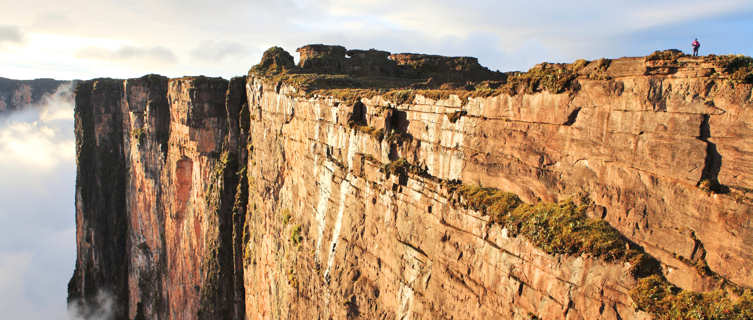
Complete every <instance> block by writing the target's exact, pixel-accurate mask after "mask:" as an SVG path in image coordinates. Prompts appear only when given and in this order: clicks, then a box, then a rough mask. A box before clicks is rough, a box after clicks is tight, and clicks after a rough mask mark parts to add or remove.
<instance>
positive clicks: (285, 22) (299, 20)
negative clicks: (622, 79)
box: [0, 0, 753, 79]
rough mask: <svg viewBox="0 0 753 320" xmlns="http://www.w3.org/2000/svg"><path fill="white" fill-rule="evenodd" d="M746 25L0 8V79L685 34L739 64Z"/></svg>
mask: <svg viewBox="0 0 753 320" xmlns="http://www.w3.org/2000/svg"><path fill="white" fill-rule="evenodd" d="M750 21H753V1H751V0H715V1H709V0H682V1H680V0H665V1H658V0H650V1H648V0H619V1H606V0H580V1H576V0H574V1H542V0H526V1H500V0H496V1H486V0H483V1H442V0H414V1H405V0H401V1H397V0H378V1H377V0H360V1H358V0H323V1H313V0H276V1H258V0H230V1H197V0H180V1H178V0H165V1H155V0H148V1H147V0H131V1H96V2H93V1H83V0H69V1H65V2H60V1H51V0H26V1H23V2H21V1H17V0H0V65H2V66H3V67H2V69H0V76H3V77H9V78H16V79H30V78H37V77H54V78H58V79H74V78H75V79H89V78H94V77H115V78H125V77H138V76H142V75H144V74H148V73H158V74H163V75H166V76H170V77H179V76H183V75H207V76H222V77H225V78H228V77H232V76H236V75H243V74H245V73H246V72H247V71H248V69H249V68H250V67H251V66H252V65H254V64H256V63H257V62H258V61H259V59H260V57H261V54H262V52H263V51H264V50H265V49H267V48H269V47H271V46H275V45H278V46H282V47H283V48H285V49H286V50H288V51H289V52H291V53H294V51H295V49H296V48H298V47H300V46H303V45H306V44H310V43H324V44H340V45H344V46H346V47H348V48H351V49H369V48H376V49H382V50H387V51H390V52H395V53H397V52H420V53H432V54H442V55H453V56H457V55H464V56H476V57H478V58H479V60H480V62H481V63H482V64H483V65H485V66H487V67H489V68H490V69H492V70H501V71H514V70H527V69H528V68H530V67H531V66H533V65H535V64H537V63H539V62H544V61H546V62H572V61H574V60H577V59H580V58H585V59H598V58H601V57H607V58H617V57H622V56H640V55H647V54H650V53H651V52H653V51H654V50H658V49H668V48H677V49H682V50H685V51H688V50H689V48H690V42H691V41H692V40H693V38H695V37H697V38H699V40H700V41H701V43H702V47H701V52H702V53H709V52H713V53H717V54H728V53H742V54H746V55H751V54H752V53H753V42H751V41H749V40H750V39H751V38H753V27H751V24H750ZM294 55H295V54H294ZM296 56H297V55H296Z"/></svg>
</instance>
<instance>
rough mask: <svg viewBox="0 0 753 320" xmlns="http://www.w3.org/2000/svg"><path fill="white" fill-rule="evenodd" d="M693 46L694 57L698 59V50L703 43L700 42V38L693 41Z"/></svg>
mask: <svg viewBox="0 0 753 320" xmlns="http://www.w3.org/2000/svg"><path fill="white" fill-rule="evenodd" d="M691 45H692V46H693V56H694V57H697V56H698V48H700V47H701V43H700V42H698V38H695V40H693V43H691Z"/></svg>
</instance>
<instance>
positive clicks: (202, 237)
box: [69, 45, 753, 319]
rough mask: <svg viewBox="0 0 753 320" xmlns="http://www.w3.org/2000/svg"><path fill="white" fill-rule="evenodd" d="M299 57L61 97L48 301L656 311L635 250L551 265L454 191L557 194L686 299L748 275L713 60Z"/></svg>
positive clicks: (503, 315) (257, 313)
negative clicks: (521, 69) (68, 113)
mask: <svg viewBox="0 0 753 320" xmlns="http://www.w3.org/2000/svg"><path fill="white" fill-rule="evenodd" d="M278 49H279V48H278ZM298 51H299V52H300V54H301V59H300V63H299V65H298V66H297V67H294V66H292V65H291V64H292V61H291V60H292V59H290V58H289V55H287V53H286V52H284V51H282V50H281V49H280V50H272V51H268V53H269V54H265V59H264V60H263V62H262V64H265V63H266V64H268V65H269V66H273V65H274V68H275V70H273V72H272V73H274V74H278V76H276V77H273V76H270V75H269V74H268V73H267V74H265V73H263V72H260V70H261V69H262V68H260V67H255V68H254V69H252V72H251V73H249V76H248V77H242V78H234V79H232V80H230V81H226V80H222V79H211V78H203V77H198V78H181V79H166V78H163V77H159V76H147V77H144V78H139V79H129V80H110V79H99V80H92V81H86V82H83V83H81V84H80V85H79V86H78V89H77V92H76V136H77V154H78V159H79V161H78V179H77V187H76V207H77V212H76V215H77V216H76V221H77V239H78V259H77V263H76V271H75V274H74V276H73V278H72V279H71V282H70V284H69V302H70V303H78V304H80V305H83V306H86V308H83V309H84V310H98V299H97V295H98V293H99V292H107V293H109V294H111V295H112V296H113V297H114V301H115V303H114V306H115V318H117V319H134V318H137V319H218V318H220V319H244V318H247V319H269V318H274V319H312V318H334V319H344V318H364V319H489V318H492V319H529V318H531V317H534V316H535V317H539V318H543V319H597V318H601V319H647V318H653V317H655V316H656V315H654V314H650V313H647V312H644V311H641V310H649V309H647V308H646V307H647V306H645V305H637V304H636V300H635V297H636V295H635V293H634V291H632V292H631V290H633V289H634V288H636V286H638V283H639V282H640V281H641V277H643V276H644V275H643V274H642V271H636V270H637V269H636V268H640V267H641V264H640V263H638V262H636V261H623V260H609V259H606V258H603V257H600V256H598V255H596V254H588V253H585V254H580V255H573V254H556V253H554V254H553V253H551V252H553V251H552V250H551V247H549V246H542V245H541V244H542V243H543V244H551V245H552V246H555V244H554V243H553V242H552V241H554V240H552V239H532V238H530V237H529V236H523V235H521V234H517V233H514V232H512V231H511V230H510V229H508V228H507V227H503V226H502V225H500V224H499V223H495V222H494V220H493V219H492V215H491V214H490V213H489V212H490V211H488V210H487V208H481V207H474V206H472V205H471V206H469V205H467V204H468V203H469V202H468V201H466V200H464V199H463V197H467V196H468V195H467V194H465V195H459V194H458V193H457V192H456V188H455V187H452V186H456V185H458V184H462V185H466V186H483V187H488V188H494V189H495V190H502V191H506V192H511V193H514V194H516V195H517V196H518V197H520V199H522V200H523V201H525V202H527V203H530V204H535V203H553V202H560V201H565V200H568V199H570V200H571V201H575V202H577V203H579V204H580V206H579V208H583V210H584V211H583V212H585V213H587V214H588V217H589V218H583V219H589V221H602V220H603V221H605V222H607V223H608V224H605V225H606V226H607V227H605V228H607V229H609V232H613V233H614V234H617V235H620V237H624V238H626V239H628V240H629V243H630V244H628V245H627V246H628V247H630V249H631V250H638V251H640V252H642V253H644V254H645V255H646V257H649V256H650V257H651V258H650V259H649V258H646V259H649V260H651V261H656V262H658V265H657V269H655V270H656V271H652V272H656V273H657V274H656V276H658V277H661V278H662V279H664V278H665V279H666V281H668V283H671V284H673V285H675V286H677V287H679V288H682V289H684V290H686V291H688V292H691V291H695V292H706V291H712V290H722V291H724V290H727V291H729V292H737V293H736V294H740V292H741V291H745V290H746V289H749V288H751V287H753V272H751V269H750V265H751V263H753V254H751V252H753V241H752V240H751V239H753V201H751V199H753V195H751V194H750V193H749V191H750V190H751V189H753V177H752V175H753V167H751V165H750V164H751V163H753V145H751V143H750V141H753V140H751V138H753V130H751V129H752V128H751V127H750V126H751V123H753V112H751V108H753V98H752V95H753V86H751V84H748V83H745V82H741V81H736V80H733V79H730V78H729V77H728V76H727V75H728V74H729V72H728V70H724V65H722V64H719V63H717V62H714V61H712V60H713V59H711V58H690V57H676V56H672V55H670V56H669V57H664V56H658V57H656V56H650V57H647V58H622V59H618V60H614V61H608V62H605V61H595V62H590V63H587V62H584V63H581V64H580V65H577V68H576V65H568V66H549V65H543V66H540V67H538V68H535V69H534V70H532V71H531V72H529V73H527V74H523V75H520V74H496V73H493V72H490V71H488V70H487V69H485V68H483V67H481V66H479V65H478V63H477V61H476V60H475V59H473V58H445V57H437V56H427V55H412V54H398V55H390V54H389V53H387V52H383V51H377V50H369V51H365V50H350V51H348V50H346V49H345V48H343V47H339V46H321V45H315V46H307V47H303V48H301V49H299V50H298ZM285 55H287V56H285ZM346 55H347V57H346ZM265 61H266V62H265ZM355 66H357V67H355ZM262 67H263V66H262ZM293 69H296V70H298V71H299V72H300V70H308V71H306V72H308V73H312V72H318V73H323V74H330V75H332V74H343V73H344V74H349V75H353V76H363V75H369V74H371V75H373V74H376V75H379V76H391V77H403V78H405V77H407V76H406V75H405V74H406V72H408V73H409V72H415V73H414V75H419V77H418V78H420V79H425V78H427V77H428V78H433V79H435V80H436V79H439V81H488V80H494V81H500V82H501V83H498V84H497V86H499V89H496V91H495V89H493V88H492V89H488V90H486V91H483V92H482V91H481V90H475V91H466V92H465V93H464V92H458V91H457V90H453V91H451V92H445V91H441V90H439V91H441V92H437V91H431V90H427V91H421V90H417V91H409V94H410V95H409V98H408V99H401V100H400V101H398V100H396V99H394V97H395V95H393V94H391V92H388V91H384V92H382V91H379V92H377V93H376V94H373V93H369V94H366V93H365V92H366V91H358V89H348V90H349V91H348V92H352V93H355V94H356V95H358V94H359V93H364V94H363V96H357V97H356V99H342V98H338V97H337V96H334V97H333V96H327V95H322V94H310V92H305V91H304V90H303V89H302V88H301V87H299V86H297V85H296V83H295V82H293V81H286V79H292V78H285V77H283V76H282V75H280V72H283V71H285V70H293ZM406 70H407V71H406ZM542 70H543V71H542ZM546 70H549V71H546ZM551 70H554V71H551ZM534 71H535V72H544V71H546V72H549V73H545V74H537V73H535V72H534ZM474 86H475V84H474ZM559 87H561V88H565V89H562V90H558V89H556V88H559ZM547 88H552V89H551V90H549V89H547ZM469 90H470V89H469ZM489 90H491V91H489ZM404 91H405V90H402V91H400V92H404ZM396 163H403V164H404V166H405V168H409V169H404V170H399V168H398V170H396V169H395V168H396V166H395V164H396ZM529 222H530V221H529ZM521 223H528V222H525V221H524V222H521ZM534 223H535V222H534ZM543 223H546V221H544V222H543ZM543 228H547V227H546V226H544V227H543ZM654 259H655V260H654ZM646 261H648V260H646ZM652 270H653V269H652ZM640 301H642V300H640ZM92 312H94V311H92ZM84 316H88V315H86V314H85V315H84Z"/></svg>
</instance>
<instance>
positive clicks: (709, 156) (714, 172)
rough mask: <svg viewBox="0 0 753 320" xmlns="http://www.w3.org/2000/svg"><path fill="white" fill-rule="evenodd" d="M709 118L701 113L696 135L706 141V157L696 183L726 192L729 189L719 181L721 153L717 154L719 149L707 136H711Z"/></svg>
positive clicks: (719, 191) (718, 191) (716, 190)
mask: <svg viewBox="0 0 753 320" xmlns="http://www.w3.org/2000/svg"><path fill="white" fill-rule="evenodd" d="M709 118H710V115H708V114H704V115H703V119H702V121H701V128H700V132H699V136H698V139H699V140H701V141H703V142H705V143H706V159H705V161H704V166H703V171H702V173H701V180H700V181H699V182H698V185H699V186H701V187H703V188H708V189H709V190H711V191H714V192H717V193H726V192H728V191H729V189H728V188H727V187H726V186H724V185H722V184H720V183H719V171H720V170H721V168H722V155H721V154H719V151H718V150H717V149H716V144H714V143H713V142H711V141H709V138H711V128H710V126H709Z"/></svg>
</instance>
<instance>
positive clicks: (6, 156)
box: [0, 85, 75, 172]
mask: <svg viewBox="0 0 753 320" xmlns="http://www.w3.org/2000/svg"><path fill="white" fill-rule="evenodd" d="M70 90H71V88H70V85H66V86H61V87H60V88H59V89H58V91H57V92H56V93H55V94H53V95H52V96H49V97H47V98H45V99H44V100H43V102H42V105H41V106H40V107H38V108H32V109H31V110H27V111H24V112H20V113H17V114H11V115H10V116H8V117H7V118H5V119H1V120H0V121H2V123H3V124H4V125H3V126H2V127H0V154H2V155H3V157H1V158H0V169H6V168H12V167H18V166H20V167H22V168H24V169H25V170H29V171H32V172H39V171H42V172H44V171H49V170H53V169H55V168H56V167H57V166H58V165H60V164H61V163H73V161H74V159H75V142H74V137H73V134H72V132H71V130H70V129H71V128H70V124H71V123H72V121H73V105H72V103H71V93H70ZM66 98H67V99H68V100H67V101H64V100H63V99H66Z"/></svg>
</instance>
